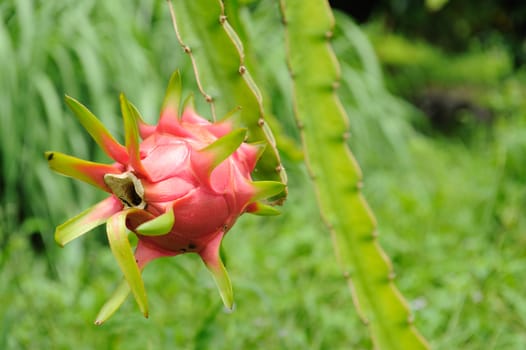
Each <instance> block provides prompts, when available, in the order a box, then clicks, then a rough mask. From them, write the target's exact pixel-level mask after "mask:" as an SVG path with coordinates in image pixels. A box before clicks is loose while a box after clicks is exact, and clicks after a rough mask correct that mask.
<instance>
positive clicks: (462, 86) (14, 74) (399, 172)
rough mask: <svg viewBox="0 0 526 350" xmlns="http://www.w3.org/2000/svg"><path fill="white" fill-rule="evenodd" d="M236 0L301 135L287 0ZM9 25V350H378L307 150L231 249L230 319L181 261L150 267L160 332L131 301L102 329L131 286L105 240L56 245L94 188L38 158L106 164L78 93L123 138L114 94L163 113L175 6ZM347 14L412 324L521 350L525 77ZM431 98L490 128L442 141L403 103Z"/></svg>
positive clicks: (34, 11)
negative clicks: (321, 211) (107, 306)
mask: <svg viewBox="0 0 526 350" xmlns="http://www.w3.org/2000/svg"><path fill="white" fill-rule="evenodd" d="M243 3H247V4H248V5H247V7H243V6H241V2H240V1H237V2H236V1H231V2H227V11H228V8H229V7H228V6H229V4H231V5H230V6H233V5H236V6H237V5H239V6H240V7H239V12H238V13H237V14H238V19H239V21H238V22H234V23H237V24H236V25H237V26H238V27H242V28H243V31H244V36H243V38H245V40H248V42H249V43H250V45H249V46H248V47H249V48H250V52H251V55H253V57H252V58H251V60H252V61H251V62H252V64H253V68H252V69H253V72H254V75H255V77H256V80H257V82H258V83H259V84H260V86H261V87H262V88H263V90H264V95H265V98H266V99H267V100H271V102H272V103H271V104H270V107H269V110H270V111H271V112H272V114H274V115H275V116H276V117H277V120H279V123H280V126H281V127H282V129H283V135H285V136H287V137H290V138H292V139H295V140H297V137H298V135H297V133H296V131H295V127H294V122H293V118H292V106H291V105H290V102H289V101H290V86H289V84H290V81H289V80H288V75H287V67H286V64H285V59H284V46H283V33H282V28H281V26H280V18H279V12H278V10H277V8H276V6H277V4H276V3H275V2H274V1H270V0H261V1H244V2H243ZM450 3H453V2H452V1H450V2H448V4H447V5H446V6H444V9H445V8H447V6H449V4H450ZM232 4H233V5H232ZM234 8H237V7H234ZM0 19H1V20H0V62H2V65H1V66H0V106H1V107H0V113H1V114H0V121H1V127H0V161H1V164H2V165H1V172H0V303H1V305H4V309H3V310H4V312H3V313H2V318H1V319H0V348H2V349H20V348H59V349H62V348H63V349H69V348H81V349H82V348H86V349H91V348H112V349H145V348H146V349H159V348H174V347H177V348H182V349H207V348H215V349H245V348H272V349H296V348H309V349H321V348H329V349H338V348H370V343H369V340H368V338H367V334H366V331H365V329H364V327H363V326H362V325H361V323H360V322H359V320H358V318H357V316H356V315H355V314H354V312H353V311H352V306H351V304H352V302H351V298H350V296H349V293H348V291H347V289H346V288H345V287H344V286H343V279H342V278H341V276H340V271H339V268H338V266H337V264H336V261H335V259H334V256H333V253H332V248H331V246H330V240H329V239H328V238H326V237H324V236H323V232H324V229H323V227H322V224H321V222H320V220H319V217H318V213H317V209H316V206H315V204H314V198H313V194H312V191H311V188H310V187H309V184H308V180H307V176H306V175H305V171H304V169H303V167H302V165H301V164H298V163H296V162H294V161H293V160H292V159H293V158H294V157H297V154H296V155H293V156H290V157H285V161H286V164H285V165H286V167H287V169H288V174H289V179H290V180H289V181H290V199H289V200H288V201H287V202H286V204H285V207H284V210H283V211H284V213H283V215H282V216H280V217H277V218H275V219H270V220H269V219H260V218H255V217H242V218H241V219H240V222H239V224H238V225H236V226H235V228H234V229H233V231H232V232H231V233H229V235H227V237H226V240H225V245H226V249H225V250H226V251H227V252H229V254H228V265H229V270H230V272H231V277H232V279H233V283H234V285H235V289H236V301H237V303H238V304H237V308H236V310H235V311H234V312H233V313H232V314H228V313H225V312H223V311H222V308H221V306H220V304H221V302H220V300H219V299H218V298H217V295H216V293H215V290H214V286H213V282H212V281H211V280H210V279H209V276H208V275H207V273H206V271H205V269H204V268H203V266H202V264H201V263H200V261H199V260H198V259H196V257H194V256H191V255H187V256H183V257H179V258H177V259H166V260H159V261H156V262H155V263H152V265H151V266H148V268H147V271H146V272H147V273H145V275H144V277H145V280H146V281H145V283H146V286H147V289H148V293H149V296H150V303H151V316H150V319H149V320H145V319H143V318H142V316H141V315H140V314H139V313H137V312H135V311H136V310H134V309H133V308H135V305H134V304H133V303H132V302H130V301H128V302H127V303H126V304H125V305H124V307H123V308H122V309H121V310H120V311H119V312H118V313H117V314H116V315H115V316H114V318H113V319H112V320H111V321H110V322H108V323H107V324H105V325H104V326H103V327H95V326H93V325H92V322H93V318H94V316H95V314H96V312H97V310H98V308H99V307H100V306H101V305H102V304H103V302H104V301H105V300H106V298H107V297H108V295H109V294H110V293H111V291H112V290H113V288H114V287H115V285H116V284H117V282H118V281H119V280H120V277H119V271H118V268H117V266H116V264H115V263H114V261H113V260H112V259H113V258H112V256H111V253H110V251H109V248H108V247H107V243H106V242H105V240H104V236H103V235H102V234H98V233H102V232H93V233H91V234H89V235H87V236H86V237H85V238H83V239H81V240H79V241H78V242H75V243H72V244H71V245H70V246H68V248H67V249H64V250H59V249H58V248H56V247H55V245H54V243H53V238H52V236H53V230H54V226H56V225H57V224H59V223H61V222H63V221H64V220H65V219H66V218H68V217H70V216H71V215H73V214H75V213H77V212H79V211H80V210H82V209H83V208H86V207H87V206H89V205H90V204H92V203H94V202H95V201H96V200H97V198H98V197H97V196H98V191H93V190H92V189H91V188H89V186H85V185H83V184H78V183H76V182H74V181H71V180H69V179H65V178H61V177H58V176H56V175H55V174H53V173H51V172H50V171H49V170H48V169H47V165H46V163H45V159H44V158H43V155H42V153H43V151H45V150H47V149H56V150H58V151H64V152H67V153H70V154H75V155H76V156H79V157H83V158H86V159H97V160H101V161H107V160H106V159H105V158H104V156H103V155H102V154H100V153H99V151H97V148H96V147H95V146H94V145H93V144H92V143H91V141H90V140H89V139H88V137H87V135H86V134H85V133H84V132H82V131H81V129H80V127H79V126H78V125H77V124H76V122H75V120H74V117H73V116H72V115H71V113H70V112H69V111H67V110H66V108H65V104H64V103H63V102H62V96H63V94H64V93H68V94H69V95H72V96H75V97H76V98H78V99H79V100H81V101H82V102H83V103H85V104H86V105H87V106H89V107H90V109H92V110H93V111H94V112H95V113H96V115H97V116H98V117H99V118H101V119H102V120H103V121H104V123H105V124H106V125H108V126H109V129H110V130H111V132H112V133H113V134H115V135H118V136H122V132H121V120H120V118H119V113H118V100H117V96H118V93H119V92H120V91H123V92H125V93H126V95H127V96H128V98H129V99H130V100H131V101H133V102H134V103H135V104H136V105H137V106H138V108H139V109H140V110H141V112H142V114H143V115H144V116H145V117H146V118H147V119H149V120H150V121H154V120H156V115H157V113H158V108H159V106H160V103H161V99H162V96H163V90H164V87H165V85H166V81H167V79H168V77H169V75H170V73H171V72H172V71H173V70H174V69H175V68H179V69H181V70H182V72H183V76H184V78H185V79H187V80H188V81H187V82H185V83H184V85H185V86H190V89H191V90H195V86H194V85H192V75H191V72H190V70H189V64H188V62H187V60H186V59H185V58H184V56H183V55H182V52H181V50H180V47H179V44H178V43H177V41H176V38H175V35H174V33H173V30H172V28H171V25H170V23H169V14H168V11H167V8H166V7H165V4H164V2H158V1H153V0H151V1H138V0H133V1H123V0H116V1H102V0H83V1H73V0H64V1H60V2H44V1H37V0H16V1H15V0H6V1H2V2H1V3H0ZM337 21H338V25H337V28H336V31H335V38H334V41H333V44H334V47H335V49H336V52H337V54H338V57H339V58H340V60H341V63H342V72H343V80H342V82H341V87H340V90H339V94H340V97H341V98H342V99H343V101H344V102H345V108H346V110H347V112H348V114H349V115H350V124H351V138H350V140H349V142H350V145H351V147H352V149H353V152H354V153H355V155H356V156H357V158H358V160H359V162H360V164H361V165H362V168H363V170H364V175H365V182H364V191H365V194H366V196H367V198H368V200H369V202H370V203H371V205H372V207H373V209H374V211H375V213H376V215H377V217H378V222H379V226H380V227H379V232H380V240H381V243H382V245H383V246H384V247H385V248H386V250H387V251H388V253H389V255H390V256H391V258H392V259H393V263H394V266H395V270H396V271H397V272H398V279H397V284H398V286H399V287H400V289H401V291H402V292H403V294H404V295H406V296H407V297H408V299H409V300H410V303H411V306H412V308H413V310H414V311H415V314H416V324H417V326H418V327H419V329H421V330H422V332H423V333H424V335H425V336H426V338H427V339H429V340H430V341H431V343H432V346H433V348H435V349H457V348H462V349H481V348H490V349H492V348H495V349H520V348H521V346H523V345H524V344H525V343H526V336H525V334H526V332H525V329H526V319H525V318H524V315H526V302H525V301H524V297H523V296H524V295H525V294H526V287H525V286H524V283H522V282H523V280H524V279H525V277H526V276H525V272H524V271H526V258H525V256H524V253H523V252H524V246H525V244H526V241H525V238H524V232H525V231H526V219H525V217H524V215H523V212H524V207H525V205H526V187H525V186H524V183H525V181H526V171H525V170H524V169H525V167H524V164H525V163H526V102H525V100H524V96H526V91H525V90H526V72H525V71H524V70H521V69H518V68H514V67H513V65H512V64H511V63H510V62H512V60H513V59H512V57H511V56H510V54H509V53H508V52H509V51H507V50H506V44H505V43H502V42H498V41H497V42H496V43H494V44H492V46H491V50H489V51H487V50H486V47H481V46H478V47H477V45H478V44H477V41H476V40H474V41H473V42H472V45H470V46H469V47H468V50H461V51H459V52H458V53H456V54H454V55H452V54H451V53H449V52H447V51H443V50H442V49H438V48H436V47H433V46H430V45H428V44H425V43H423V42H420V41H416V40H412V39H411V40H407V39H404V37H403V36H401V35H391V34H390V33H387V34H386V33H383V32H382V30H383V29H378V27H376V29H375V27H374V26H368V27H367V28H366V29H367V31H366V32H367V33H368V34H369V36H370V39H371V41H369V39H368V38H367V36H366V35H365V34H364V32H363V31H362V29H361V28H360V27H358V26H356V25H355V24H354V23H353V22H352V21H351V20H350V19H349V18H348V17H346V16H344V15H338V16H337ZM269 28H272V30H269ZM236 29H238V28H236ZM379 33H380V34H379ZM371 42H372V43H373V44H374V48H373V46H372V45H371ZM377 57H378V58H377ZM382 72H387V74H385V75H384V74H383V73H382ZM384 79H385V80H386V82H384ZM385 85H387V86H388V87H389V88H390V89H392V90H391V91H395V93H396V94H400V95H402V96H403V97H404V98H406V100H403V99H401V98H400V97H397V96H395V95H393V93H392V92H391V93H390V92H388V90H387V89H386V87H385ZM430 86H431V87H434V88H436V87H438V88H439V90H440V91H446V92H452V93H453V95H454V96H459V95H462V94H466V95H465V96H467V97H466V99H469V101H470V102H471V103H473V104H475V105H476V106H479V107H481V108H484V109H485V110H488V111H490V112H491V115H492V118H491V122H489V123H485V122H484V123H479V122H477V121H476V120H475V119H473V118H471V122H470V127H469V128H467V129H465V130H466V131H465V132H463V133H454V134H444V133H440V132H434V131H433V130H435V129H434V127H433V125H432V123H431V122H430V121H429V120H428V119H427V118H426V117H425V114H424V113H423V112H422V111H420V110H418V109H417V108H415V106H414V105H413V104H412V103H410V102H414V101H413V100H412V98H413V97H414V96H416V95H418V94H419V92H422V91H424V90H426V89H429V87H430ZM462 96H464V95H462ZM409 100H411V101H409ZM198 102H199V101H198ZM201 103H202V104H201V106H204V103H203V101H201ZM201 108H202V107H201ZM461 112H462V111H461ZM464 112H466V111H465V110H464V111H463V112H462V113H464ZM459 113H460V112H459ZM467 113H472V111H470V110H468V111H467ZM422 124H424V125H427V126H426V127H422V126H421V125H422ZM415 126H417V128H416V129H415ZM421 130H425V131H426V132H425V133H422V132H421ZM429 130H431V131H429ZM290 149H291V151H290V152H289V153H287V152H286V154H293V152H294V148H290ZM39 237H42V239H43V243H44V249H42V247H41V246H40V245H39V243H38V242H39V239H38V238H39ZM39 247H40V248H39ZM38 252H40V254H39V253H38ZM497 320H498V322H497Z"/></svg>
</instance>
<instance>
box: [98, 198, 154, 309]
mask: <svg viewBox="0 0 526 350" xmlns="http://www.w3.org/2000/svg"><path fill="white" fill-rule="evenodd" d="M133 212H142V210H141V209H134V208H131V209H127V210H124V211H121V212H118V213H116V214H114V215H113V216H112V217H110V219H109V220H108V223H107V225H106V232H107V236H108V241H109V243H110V248H111V252H112V253H113V256H114V257H115V259H116V260H117V263H118V264H119V267H120V269H121V271H122V273H123V274H124V278H125V279H126V281H127V282H128V284H129V286H130V289H131V291H132V293H133V296H134V297H135V301H136V302H137V305H138V306H139V309H140V310H141V312H142V314H143V315H144V316H145V317H148V301H147V298H146V289H145V288H144V282H143V280H142V277H141V272H140V270H139V266H138V265H137V262H136V261H135V257H134V254H133V252H132V250H131V246H130V242H129V241H128V232H129V230H128V228H127V227H126V217H127V216H128V214H130V213H133Z"/></svg>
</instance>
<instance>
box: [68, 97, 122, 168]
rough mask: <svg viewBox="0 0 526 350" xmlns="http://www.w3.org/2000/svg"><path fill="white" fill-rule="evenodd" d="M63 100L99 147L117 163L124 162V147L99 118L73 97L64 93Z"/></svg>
mask: <svg viewBox="0 0 526 350" xmlns="http://www.w3.org/2000/svg"><path fill="white" fill-rule="evenodd" d="M65 101H66V104H67V105H68V107H69V108H70V109H71V110H72V111H73V113H75V115H76V116H77V119H78V120H79V122H80V123H81V124H82V126H83V127H84V128H85V129H86V130H87V131H88V133H89V134H90V135H91V137H92V138H93V140H95V142H96V143H97V144H98V145H99V147H100V148H101V149H102V150H103V151H104V152H105V153H106V154H107V155H108V156H109V157H111V158H112V159H113V160H115V161H117V162H119V163H126V161H127V158H128V154H127V152H126V149H125V148H124V147H123V146H122V145H121V144H120V143H118V142H117V141H116V140H115V139H114V138H113V136H112V135H111V134H110V132H109V131H108V130H107V129H106V128H105V127H104V125H103V124H102V123H101V122H100V120H99V119H97V117H96V116H95V115H94V114H93V113H91V112H90V110H89V109H88V108H86V106H84V105H83V104H82V103H80V102H79V101H77V100H76V99H74V98H73V97H70V96H67V95H66V97H65Z"/></svg>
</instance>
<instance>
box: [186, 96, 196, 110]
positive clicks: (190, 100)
mask: <svg viewBox="0 0 526 350" xmlns="http://www.w3.org/2000/svg"><path fill="white" fill-rule="evenodd" d="M187 109H190V110H192V111H195V99H194V94H193V93H192V92H191V93H190V94H189V95H188V96H187V97H186V98H185V99H184V102H183V111H186V110H187Z"/></svg>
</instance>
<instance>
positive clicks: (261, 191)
mask: <svg viewBox="0 0 526 350" xmlns="http://www.w3.org/2000/svg"><path fill="white" fill-rule="evenodd" d="M252 187H253V188H254V194H253V195H252V198H250V202H256V201H258V200H260V199H265V198H269V197H272V196H275V195H277V194H279V193H281V192H282V191H283V190H284V189H285V188H286V187H287V186H286V185H285V184H284V183H282V182H279V181H253V182H252Z"/></svg>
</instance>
